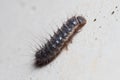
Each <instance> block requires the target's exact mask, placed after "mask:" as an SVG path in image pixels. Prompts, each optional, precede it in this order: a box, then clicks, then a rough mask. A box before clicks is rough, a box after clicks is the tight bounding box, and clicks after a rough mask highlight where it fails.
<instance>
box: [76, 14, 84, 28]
mask: <svg viewBox="0 0 120 80" xmlns="http://www.w3.org/2000/svg"><path fill="white" fill-rule="evenodd" d="M77 20H78V22H79V24H80V25H82V26H83V25H85V24H86V19H85V18H84V17H82V16H78V17H77Z"/></svg>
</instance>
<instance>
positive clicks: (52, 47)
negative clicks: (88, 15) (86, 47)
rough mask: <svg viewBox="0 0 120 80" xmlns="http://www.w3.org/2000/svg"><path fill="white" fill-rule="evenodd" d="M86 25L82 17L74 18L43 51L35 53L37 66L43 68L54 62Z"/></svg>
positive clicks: (55, 34)
mask: <svg viewBox="0 0 120 80" xmlns="http://www.w3.org/2000/svg"><path fill="white" fill-rule="evenodd" d="M85 24H86V19H85V18H84V17H82V16H73V17H72V18H70V19H68V20H67V21H66V23H65V24H63V25H62V27H61V28H60V29H58V30H57V32H56V33H54V35H53V36H51V39H50V40H48V41H47V42H46V43H45V44H44V45H43V46H41V49H39V50H37V51H36V53H35V66H36V67H43V66H45V65H47V64H48V63H50V62H51V61H53V60H54V59H55V58H56V57H57V56H58V55H59V54H60V53H61V51H62V50H63V49H64V48H65V47H67V45H68V43H69V42H70V41H71V40H72V38H73V36H74V35H75V34H76V33H77V32H78V31H79V30H80V29H81V28H82V27H83V26H84V25H85Z"/></svg>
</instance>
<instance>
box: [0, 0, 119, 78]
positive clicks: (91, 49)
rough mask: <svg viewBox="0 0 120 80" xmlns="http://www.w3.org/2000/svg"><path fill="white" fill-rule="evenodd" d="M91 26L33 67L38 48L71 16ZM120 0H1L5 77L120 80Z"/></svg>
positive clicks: (0, 60)
mask: <svg viewBox="0 0 120 80" xmlns="http://www.w3.org/2000/svg"><path fill="white" fill-rule="evenodd" d="M74 15H82V16H84V17H85V18H86V19H87V24H86V25H85V27H84V28H83V29H82V30H81V32H80V33H78V34H77V35H76V36H75V37H74V39H73V42H72V44H70V45H69V46H68V50H63V52H62V53H61V55H59V56H58V57H57V58H56V59H55V60H54V61H53V62H52V63H50V64H49V65H47V66H45V67H43V68H38V69H36V68H34V67H33V63H34V54H35V53H34V51H35V49H36V48H37V46H38V44H44V43H45V40H46V38H47V39H49V34H51V35H53V31H56V30H57V28H58V27H61V25H62V23H63V22H64V21H66V20H67V19H68V18H69V17H71V16H74ZM119 57H120V0H0V80H120V76H119V74H120V58H119Z"/></svg>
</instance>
